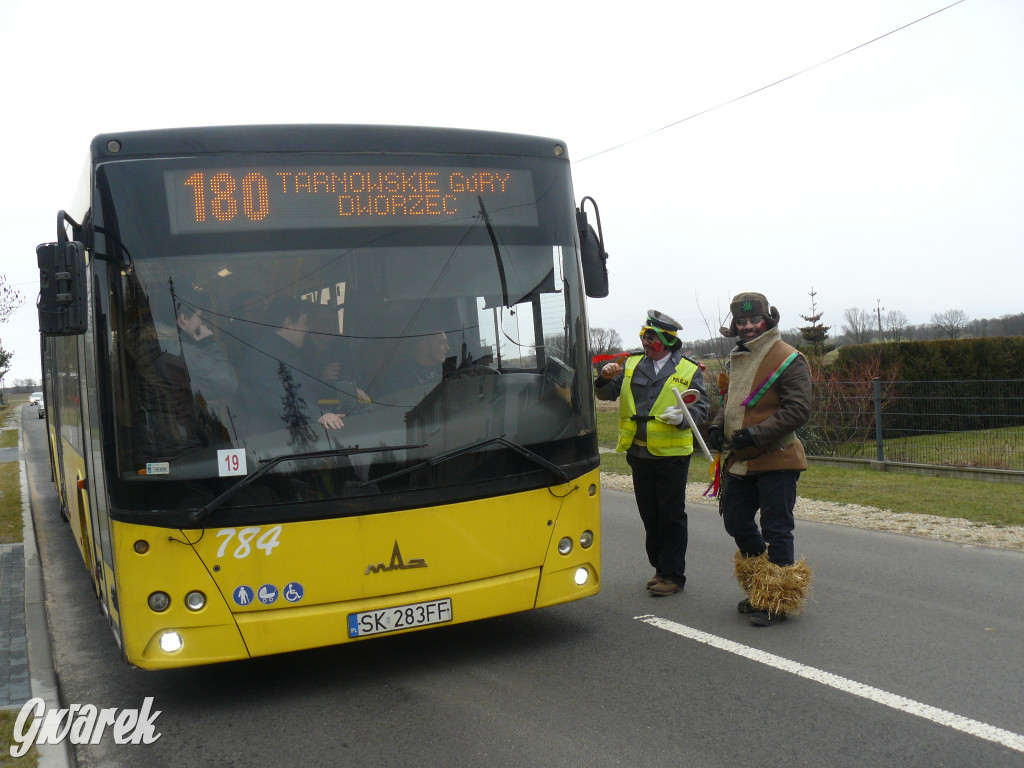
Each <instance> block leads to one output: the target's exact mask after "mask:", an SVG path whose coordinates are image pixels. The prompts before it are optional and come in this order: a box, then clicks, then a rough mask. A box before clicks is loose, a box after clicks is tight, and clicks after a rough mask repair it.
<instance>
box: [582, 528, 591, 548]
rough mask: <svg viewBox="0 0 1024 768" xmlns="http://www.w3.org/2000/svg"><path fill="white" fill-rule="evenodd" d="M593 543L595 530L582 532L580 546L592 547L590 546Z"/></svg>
mask: <svg viewBox="0 0 1024 768" xmlns="http://www.w3.org/2000/svg"><path fill="white" fill-rule="evenodd" d="M593 543H594V532H593V531H584V532H583V533H581V534H580V546H581V547H583V548H584V549H590V547H591V545H592V544H593Z"/></svg>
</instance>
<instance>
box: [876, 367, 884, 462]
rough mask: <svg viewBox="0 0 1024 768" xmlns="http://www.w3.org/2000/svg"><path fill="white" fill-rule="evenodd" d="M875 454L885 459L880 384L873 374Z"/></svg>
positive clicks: (882, 459)
mask: <svg viewBox="0 0 1024 768" xmlns="http://www.w3.org/2000/svg"><path fill="white" fill-rule="evenodd" d="M874 383H875V454H876V457H877V458H878V460H879V461H885V452H884V450H883V449H882V384H881V382H880V381H879V379H878V377H877V376H875V380H874Z"/></svg>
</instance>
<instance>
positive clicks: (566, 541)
mask: <svg viewBox="0 0 1024 768" xmlns="http://www.w3.org/2000/svg"><path fill="white" fill-rule="evenodd" d="M570 552H572V539H570V538H569V537H568V536H566V537H564V538H563V539H561V540H560V541H559V542H558V554H560V555H568V554H569V553H570Z"/></svg>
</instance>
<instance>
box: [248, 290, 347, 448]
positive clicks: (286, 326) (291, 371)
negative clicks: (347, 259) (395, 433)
mask: <svg viewBox="0 0 1024 768" xmlns="http://www.w3.org/2000/svg"><path fill="white" fill-rule="evenodd" d="M264 321H265V323H266V324H267V326H269V327H271V328H273V331H272V332H271V333H269V335H266V336H265V337H264V338H263V339H262V340H261V342H260V343H259V344H254V345H253V346H250V347H248V348H247V349H246V350H245V353H244V355H243V356H242V360H241V364H240V366H239V372H240V375H241V376H242V378H243V379H244V381H245V387H244V389H243V402H244V404H245V417H246V418H247V420H248V425H249V431H250V432H270V431H274V430H279V429H288V430H289V432H291V433H292V437H293V439H294V440H298V441H300V442H305V443H312V442H315V441H316V433H315V432H314V431H313V428H312V426H311V424H310V416H309V413H308V411H309V409H310V402H312V403H313V404H314V405H315V404H316V402H317V400H319V399H320V395H321V389H322V388H323V387H324V384H323V382H322V381H321V380H320V379H318V378H317V376H316V375H315V374H314V373H313V372H314V371H316V370H317V367H318V366H316V365H315V364H314V363H313V362H312V361H310V360H309V359H308V357H307V354H306V353H305V351H304V349H303V347H304V346H305V344H306V339H307V338H308V336H309V311H308V305H307V302H303V301H301V300H300V299H295V298H289V297H278V298H276V299H274V300H272V301H271V302H270V303H269V304H268V305H267V308H266V312H265V315H264ZM344 415H345V414H343V413H334V412H326V413H321V415H320V416H319V417H318V418H317V422H318V423H319V424H320V425H321V426H323V427H324V428H326V429H341V428H342V427H343V426H345V422H344V421H343V417H344Z"/></svg>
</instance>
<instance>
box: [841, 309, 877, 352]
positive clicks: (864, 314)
mask: <svg viewBox="0 0 1024 768" xmlns="http://www.w3.org/2000/svg"><path fill="white" fill-rule="evenodd" d="M843 320H845V321H846V324H845V325H844V326H843V333H845V334H846V335H847V336H848V337H849V339H850V341H852V342H853V343H854V344H866V343H867V342H869V341H871V320H872V318H871V313H870V312H868V311H867V310H866V309H861V308H860V307H850V308H849V309H846V310H843Z"/></svg>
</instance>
